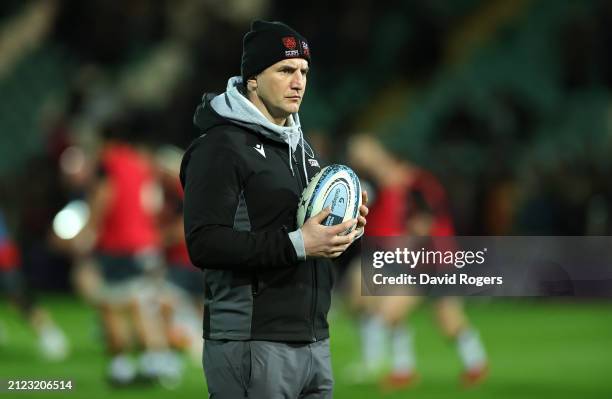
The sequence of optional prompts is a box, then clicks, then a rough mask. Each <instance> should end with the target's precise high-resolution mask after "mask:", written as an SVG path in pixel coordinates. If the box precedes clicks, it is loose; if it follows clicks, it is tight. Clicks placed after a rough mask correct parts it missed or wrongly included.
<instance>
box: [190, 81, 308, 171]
mask: <svg viewBox="0 0 612 399" xmlns="http://www.w3.org/2000/svg"><path fill="white" fill-rule="evenodd" d="M240 86H242V77H240V76H234V77H232V78H230V79H229V80H228V82H227V89H226V91H225V92H224V93H222V94H219V95H216V96H215V95H212V94H205V95H204V98H203V101H202V104H200V105H199V106H198V108H197V109H196V113H195V115H194V118H193V121H194V124H195V125H196V126H198V127H199V128H200V129H202V130H208V129H210V128H211V127H214V126H217V125H222V124H225V123H227V122H226V121H229V122H231V123H233V124H236V125H238V126H243V127H245V128H247V129H249V130H251V131H254V132H256V133H258V134H261V135H262V136H264V137H266V138H268V139H271V140H274V141H278V142H282V143H286V144H287V147H288V152H289V159H291V156H292V154H293V152H295V150H296V149H297V147H298V144H300V145H301V149H302V164H303V165H302V166H303V169H304V173H305V175H306V181H308V172H307V168H306V164H305V159H306V157H305V156H304V153H306V154H308V155H309V156H311V157H312V156H314V153H313V151H312V148H310V146H309V145H308V143H306V141H305V140H304V135H303V133H302V127H301V125H300V118H299V116H298V114H297V113H296V114H291V115H289V117H288V118H287V125H286V126H279V125H277V124H275V123H272V122H271V121H270V120H269V119H268V118H266V117H265V116H264V114H262V113H261V111H259V109H257V107H255V105H254V104H253V103H252V102H251V101H249V100H248V99H247V98H246V97H245V96H244V95H243V94H242V93H241V92H240V90H239V88H240ZM210 109H212V110H213V111H214V113H211V112H210ZM214 114H217V115H218V116H221V117H222V118H223V119H225V120H226V121H223V120H222V119H220V118H218V117H217V115H214ZM289 167H290V169H291V172H292V173H293V166H292V162H291V161H290V162H289Z"/></svg>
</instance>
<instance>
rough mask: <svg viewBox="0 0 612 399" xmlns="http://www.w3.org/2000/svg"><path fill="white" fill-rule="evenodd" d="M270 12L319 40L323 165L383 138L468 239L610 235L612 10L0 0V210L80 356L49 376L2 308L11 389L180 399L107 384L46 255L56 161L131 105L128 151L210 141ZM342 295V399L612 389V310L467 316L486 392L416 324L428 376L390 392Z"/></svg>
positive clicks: (547, 304) (564, 1)
mask: <svg viewBox="0 0 612 399" xmlns="http://www.w3.org/2000/svg"><path fill="white" fill-rule="evenodd" d="M255 18H263V19H268V20H280V21H284V22H286V23H287V24H289V25H290V26H292V27H294V28H295V29H296V30H298V31H299V32H301V33H302V34H303V35H304V36H305V37H307V38H308V39H309V41H310V48H311V51H312V54H313V60H312V65H311V72H310V74H309V82H308V89H307V92H306V93H307V94H306V96H305V99H304V103H303V105H302V111H301V113H300V114H301V119H302V124H303V126H304V127H305V133H306V134H307V135H308V136H309V137H311V138H312V140H313V142H314V143H315V145H316V147H317V149H318V151H319V153H320V154H321V155H322V157H323V158H325V159H326V160H327V161H328V162H346V161H345V153H344V149H345V142H346V140H347V139H348V138H350V137H351V135H353V134H355V133H362V132H369V133H372V134H374V135H376V136H378V137H380V139H381V140H382V141H383V142H384V143H385V145H386V146H387V148H389V149H392V150H393V152H394V153H396V154H397V155H399V156H401V157H404V158H406V159H409V160H411V161H414V162H415V163H417V164H419V165H422V166H423V167H425V168H427V169H428V170H430V171H432V172H433V173H435V174H436V175H437V176H438V177H439V178H440V180H441V181H442V183H443V184H444V186H445V187H446V189H447V190H448V195H449V198H450V202H451V210H452V215H453V218H454V221H455V224H456V228H457V233H458V234H459V235H575V236H581V235H609V234H610V233H611V232H612V214H611V212H612V184H611V182H612V157H611V156H610V154H611V153H612V2H609V1H604V0H601V1H598V0H585V1H571V0H539V1H538V0H452V1H451V0H446V1H444V0H434V1H429V0H428V1H425V0H414V1H367V0H364V1H319V0H313V1H306V2H290V1H271V0H227V1H219V0H175V1H171V0H166V1H164V0H130V1H125V2H121V1H108V0H104V1H103V0H83V1H78V0H4V1H2V4H1V5H0V207H2V209H3V210H4V212H5V216H6V218H7V222H8V225H9V227H10V228H11V230H12V232H13V235H14V237H15V238H16V240H17V242H18V244H19V247H20V248H21V251H22V255H23V269H24V271H25V273H26V276H27V281H28V283H29V285H30V287H31V288H32V289H33V292H34V293H35V295H36V298H37V300H38V301H39V302H40V303H41V304H43V305H44V306H45V307H46V308H47V309H48V310H49V311H50V312H51V313H52V314H53V316H54V317H55V318H56V320H57V322H58V323H59V324H60V325H61V326H62V327H63V328H64V330H65V331H66V333H67V335H68V338H69V339H70V341H71V345H72V352H71V355H70V356H69V358H68V359H67V360H66V361H64V362H62V363H58V364H53V365H52V366H50V364H49V363H47V362H45V361H43V360H41V359H40V358H39V357H38V355H37V352H36V348H35V338H34V334H33V333H32V332H31V331H30V330H28V328H27V326H26V325H25V324H24V322H22V321H21V319H19V317H18V316H17V314H16V312H15V311H14V310H13V309H12V308H10V307H9V306H8V305H7V304H5V303H4V302H0V319H1V320H3V321H4V323H5V326H6V327H7V330H8V333H9V338H10V339H9V340H8V341H7V343H6V344H5V345H0V379H3V378H9V377H12V378H14V377H20V378H40V377H45V376H50V375H53V376H63V377H65V378H72V379H73V380H74V381H75V382H76V384H75V387H76V389H75V391H74V392H73V393H71V395H72V397H75V398H76V397H78V398H96V397H126V398H137V397H147V398H154V397H166V396H167V395H168V394H169V393H168V391H166V390H165V389H163V388H146V389H143V390H138V389H130V390H127V391H113V390H110V388H108V387H107V386H106V385H105V383H104V380H103V373H104V361H105V358H104V350H103V344H102V337H101V336H100V334H101V333H100V332H99V331H98V330H97V327H98V326H97V320H96V317H95V314H94V312H93V310H92V309H91V308H90V307H88V306H87V305H86V304H85V303H84V302H83V301H82V300H81V299H79V298H78V296H77V295H76V294H75V293H74V290H73V289H72V288H71V281H70V268H71V261H70V259H69V258H68V257H66V256H65V255H63V254H62V253H61V252H59V251H57V250H56V249H54V248H52V247H51V246H50V245H49V228H50V225H51V221H52V219H53V217H54V215H55V214H56V213H57V212H58V211H59V210H60V209H61V208H62V207H63V206H64V205H65V204H66V202H67V201H68V199H69V198H70V197H71V195H73V194H74V193H72V192H71V191H70V187H67V185H66V184H65V182H64V181H63V180H62V178H61V175H60V171H59V166H58V160H59V157H60V154H61V152H62V151H63V150H64V149H65V148H66V147H67V146H68V145H70V143H71V141H73V140H78V141H79V142H80V143H82V144H83V143H84V145H85V146H87V145H89V144H91V143H92V142H95V137H96V129H97V128H98V127H99V126H100V125H101V124H102V123H103V121H104V120H105V118H108V117H109V115H112V114H113V113H114V112H118V111H125V110H130V123H129V124H127V125H126V126H127V127H126V129H130V130H129V132H130V134H133V135H134V137H138V138H140V139H142V140H144V141H146V142H147V143H149V144H150V145H153V146H160V145H174V146H176V147H178V148H181V149H185V148H186V146H187V145H188V144H189V142H190V141H191V140H192V139H193V138H195V137H196V136H197V135H198V132H197V130H196V129H195V128H194V127H193V125H192V115H193V111H194V108H195V105H196V104H197V103H198V102H199V100H200V98H201V96H202V93H203V92H204V91H209V92H221V91H223V90H224V88H225V84H226V81H227V78H228V77H230V76H233V75H238V74H239V73H240V70H239V66H240V55H241V43H242V35H243V34H244V32H246V30H247V29H248V27H249V23H250V21H251V20H252V19H255ZM336 299H337V300H336V304H335V306H334V309H333V311H332V314H331V320H332V322H331V323H332V335H333V337H332V354H333V356H334V371H335V372H336V390H335V397H337V398H376V397H393V398H395V397H397V398H399V397H415V398H417V397H418V398H442V397H449V396H451V395H452V396H453V397H466V398H467V397H470V398H485V397H499V398H514V397H521V398H527V397H530V398H531V397H532V398H548V397H550V398H565V397H567V398H569V397H572V398H574V397H580V398H587V397H588V398H605V397H610V395H611V394H612V380H611V379H610V375H611V373H612V357H610V356H609V353H612V306H611V304H610V302H609V300H602V299H597V300H595V299H593V300H584V299H583V300H580V301H578V300H572V299H568V298H563V299H559V298H542V299H529V298H526V299H512V300H508V299H503V298H495V299H478V300H472V301H469V302H468V307H467V309H468V314H469V315H470V317H471V319H472V320H473V322H474V323H475V324H476V325H477V326H478V328H479V329H480V332H481V334H482V337H483V340H484V341H485V344H486V346H487V348H488V350H489V355H490V358H491V375H490V378H489V379H488V380H487V381H486V382H485V383H484V384H483V386H481V387H478V388H475V389H474V390H471V391H463V390H460V389H459V388H458V387H457V383H456V382H457V381H456V377H457V374H458V372H459V362H458V360H457V359H456V357H455V354H454V352H453V350H452V349H451V348H450V347H449V344H448V343H446V342H444V341H443V339H442V338H441V337H440V336H439V334H438V333H437V331H436V330H435V328H434V326H433V322H432V319H431V317H430V316H429V314H428V311H427V308H424V309H421V310H420V311H419V312H418V313H417V314H416V317H415V321H414V325H415V328H416V330H418V336H417V354H418V357H419V365H420V366H419V369H420V373H421V375H422V381H421V383H420V385H419V386H418V387H416V388H415V389H413V390H410V391H407V392H399V393H395V394H386V395H384V394H382V393H380V391H379V390H378V388H377V386H376V385H375V384H369V385H368V384H366V385H363V386H354V385H350V384H349V383H348V382H347V381H345V380H344V379H343V378H342V372H341V371H342V368H343V367H344V366H346V365H347V364H349V363H350V362H353V361H355V360H357V359H358V358H359V355H358V348H359V345H358V336H357V330H356V328H355V327H354V324H353V323H352V321H351V319H350V316H349V315H348V314H347V312H346V311H345V310H344V305H343V302H342V296H341V295H340V293H339V294H338V295H337V296H336ZM175 392H176V394H178V395H180V396H188V395H189V396H190V397H196V395H197V396H198V397H203V396H204V395H205V383H204V380H203V376H202V372H201V368H198V366H197V365H190V366H189V368H188V370H187V372H186V376H185V378H184V381H183V384H182V385H181V386H180V387H178V388H176V391H175ZM1 395H2V393H0V396H1ZM26 395H28V397H34V396H35V395H34V394H26ZM44 395H45V394H44V393H40V394H38V396H36V397H39V396H40V397H43V396H44ZM24 397H26V396H25V395H24Z"/></svg>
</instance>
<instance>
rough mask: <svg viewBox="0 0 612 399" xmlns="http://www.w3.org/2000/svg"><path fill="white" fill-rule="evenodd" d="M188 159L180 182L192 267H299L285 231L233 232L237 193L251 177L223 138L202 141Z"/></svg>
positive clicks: (185, 160)
mask: <svg viewBox="0 0 612 399" xmlns="http://www.w3.org/2000/svg"><path fill="white" fill-rule="evenodd" d="M215 136H216V137H215ZM186 157H188V158H186V159H184V160H183V163H184V165H185V166H184V169H183V171H182V176H181V177H182V181H183V184H184V189H185V204H184V220H185V236H186V240H187V248H188V250H189V257H190V258H191V261H192V263H193V264H194V265H195V266H196V267H198V268H200V269H236V270H240V269H242V270H248V269H254V268H272V267H292V266H295V265H296V264H297V263H298V258H297V254H296V251H295V249H294V246H293V244H292V242H291V240H290V238H289V232H288V231H287V230H286V229H285V228H282V229H278V230H274V231H265V232H250V231H238V230H236V229H235V228H234V220H235V217H236V210H237V208H238V204H239V198H240V193H241V191H242V187H243V186H244V180H245V177H246V176H247V174H248V173H249V171H248V169H246V168H245V165H244V161H243V159H242V158H241V157H240V154H239V153H238V152H237V150H236V149H235V148H234V147H233V144H232V143H231V141H230V140H228V139H227V138H226V137H225V135H224V134H223V133H222V132H218V133H215V134H209V135H207V136H205V137H202V138H200V139H199V142H198V143H197V145H195V146H194V148H192V149H191V150H190V151H188V152H187V154H186ZM271 206H274V205H273V204H271Z"/></svg>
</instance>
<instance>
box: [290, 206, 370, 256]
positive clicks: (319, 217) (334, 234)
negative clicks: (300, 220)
mask: <svg viewBox="0 0 612 399" xmlns="http://www.w3.org/2000/svg"><path fill="white" fill-rule="evenodd" d="M330 213H331V209H330V208H329V207H328V208H325V209H323V210H322V211H321V212H319V213H318V214H316V215H314V216H313V217H311V218H310V219H308V220H307V221H306V223H304V225H303V226H302V228H301V230H302V237H303V238H304V248H305V250H306V256H307V257H309V256H317V257H323V258H337V257H338V256H340V255H341V254H342V252H344V251H346V249H347V248H348V247H349V246H350V245H351V243H352V242H353V240H354V239H355V237H356V236H357V233H358V231H357V229H354V230H353V231H352V232H351V233H350V234H347V235H345V236H340V235H338V234H340V233H342V232H344V231H346V230H348V229H350V228H351V227H353V226H355V224H357V219H350V220H347V221H346V222H344V223H341V224H337V225H335V226H323V225H322V224H321V223H322V222H323V221H324V220H325V218H326V217H327V216H328V215H329V214H330Z"/></svg>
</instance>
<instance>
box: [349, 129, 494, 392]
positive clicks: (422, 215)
mask: <svg viewBox="0 0 612 399" xmlns="http://www.w3.org/2000/svg"><path fill="white" fill-rule="evenodd" d="M348 154H349V161H350V163H351V165H352V166H353V167H355V168H356V170H357V171H359V173H362V175H363V176H367V177H369V178H370V179H371V181H372V182H373V183H374V184H375V186H376V187H377V188H378V190H377V193H376V200H375V202H374V203H373V204H372V207H371V212H370V215H369V217H368V222H369V223H368V230H367V235H368V236H371V237H393V236H413V237H430V239H431V245H433V246H435V245H437V243H436V240H435V237H446V236H452V235H454V227H453V223H452V220H451V217H450V211H449V209H448V202H447V198H446V193H445V190H444V188H443V186H442V185H441V184H440V182H439V181H438V180H437V179H436V178H435V177H434V176H433V175H432V174H431V173H429V172H427V171H425V170H423V169H421V168H418V167H415V166H413V165H410V164H409V163H407V162H406V161H404V160H402V159H400V158H399V157H396V156H394V155H392V154H391V153H390V152H389V151H387V150H386V149H385V148H384V147H383V145H382V144H381V143H380V142H379V141H378V140H376V139H375V138H373V137H371V136H368V135H358V136H355V137H353V138H352V139H351V141H350V143H349V146H348ZM351 276H352V284H353V287H354V289H353V295H352V302H353V305H354V306H355V308H357V309H358V310H361V311H363V310H365V316H364V317H363V319H362V326H361V327H362V340H363V356H364V363H365V364H364V365H362V366H361V367H360V368H361V369H362V370H360V371H359V374H358V377H357V378H358V379H359V378H361V377H359V375H362V376H364V378H366V377H369V376H368V374H369V375H370V376H374V377H376V376H377V375H380V374H381V373H382V372H383V371H384V368H385V364H384V362H385V360H386V359H385V356H386V353H388V352H387V351H386V350H385V345H386V342H385V341H386V339H387V338H388V337H390V338H391V342H390V344H391V352H390V353H391V361H392V362H391V363H392V364H391V372H390V373H389V374H388V375H387V376H386V377H385V378H384V379H383V380H382V386H383V388H385V389H398V388H404V387H408V386H411V385H413V384H414V383H415V382H416V380H417V379H418V375H417V373H416V359H415V356H414V350H413V336H412V332H411V331H409V330H408V329H407V328H406V326H405V324H404V322H405V320H406V319H407V318H409V317H410V314H411V313H412V312H413V311H414V310H415V309H416V307H417V306H418V305H419V304H420V303H421V302H422V301H423V299H424V297H423V296H420V294H419V293H418V292H402V294H401V295H395V296H381V297H365V296H361V280H360V279H361V273H360V268H359V266H357V267H355V269H354V270H353V273H352V274H351ZM435 309H436V318H437V322H438V325H439V327H440V329H441V331H442V333H443V334H444V335H445V336H446V337H448V338H449V339H451V340H453V341H455V342H456V345H457V352H458V354H459V357H460V358H461V361H462V364H463V367H464V371H463V373H462V374H461V377H460V379H461V382H462V383H463V384H464V385H473V384H476V383H478V382H480V381H481V380H482V379H484V378H485V376H486V374H487V370H488V362H487V357H486V354H485V351H484V347H483V345H482V342H481V341H480V337H479V335H478V333H477V331H476V330H475V329H474V328H472V327H471V326H470V325H469V323H468V320H467V318H466V315H465V313H464V311H463V307H462V302H461V300H460V299H459V298H451V297H442V298H439V299H436V300H435ZM354 371H355V370H352V371H351V370H349V372H354Z"/></svg>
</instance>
